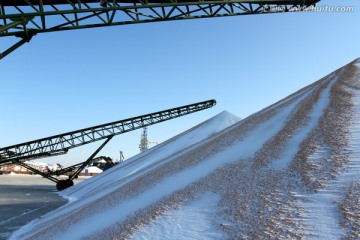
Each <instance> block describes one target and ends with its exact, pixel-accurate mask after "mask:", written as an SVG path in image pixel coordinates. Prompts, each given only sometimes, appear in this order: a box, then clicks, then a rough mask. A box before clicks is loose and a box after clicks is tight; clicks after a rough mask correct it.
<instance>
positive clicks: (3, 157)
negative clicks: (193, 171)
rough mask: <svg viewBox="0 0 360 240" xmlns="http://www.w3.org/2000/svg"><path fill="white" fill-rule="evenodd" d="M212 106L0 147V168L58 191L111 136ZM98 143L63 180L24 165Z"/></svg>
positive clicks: (175, 110) (183, 108)
mask: <svg viewBox="0 0 360 240" xmlns="http://www.w3.org/2000/svg"><path fill="white" fill-rule="evenodd" d="M215 104H216V101H215V100H208V101H204V102H199V103H194V104H190V105H185V106H181V107H176V108H171V109H167V110H164V111H160V112H154V113H150V114H146V115H141V116H137V117H134V118H129V119H125V120H120V121H115V122H111V123H106V124H102V125H98V126H94V127H89V128H84V129H80V130H76V131H72V132H67V133H63V134H59V135H55V136H51V137H46V138H42V139H38V140H33V141H29V142H25V143H21V144H16V145H12V146H8V147H4V148H0V165H3V164H18V165H20V166H23V167H25V168H27V169H29V170H31V171H33V172H34V173H36V174H40V175H42V176H43V177H45V178H48V179H49V180H51V181H53V182H56V183H57V185H56V186H57V188H58V190H63V189H65V188H67V187H70V186H72V185H73V181H72V180H73V179H74V178H76V177H77V176H78V174H79V173H80V172H81V171H82V170H83V169H84V168H85V167H86V166H87V165H88V164H89V163H90V162H92V161H94V157H95V156H96V155H97V154H98V153H99V152H100V150H101V149H102V148H103V147H104V146H105V145H106V144H107V143H108V142H109V141H110V140H111V139H112V138H113V137H114V136H116V135H119V134H123V133H126V132H130V131H133V130H136V129H140V128H144V127H147V126H150V125H154V124H157V123H160V122H164V121H167V120H171V119H174V118H178V117H182V116H185V115H188V114H191V113H195V112H198V111H202V110H205V109H208V108H211V107H213V106H215ZM100 140H105V141H104V142H103V143H102V145H101V146H100V147H99V148H98V149H97V150H96V151H95V152H94V153H93V154H92V155H91V156H90V157H89V158H88V159H87V160H86V161H84V162H83V163H81V164H77V165H76V166H75V165H74V166H72V167H70V168H69V169H71V170H74V173H73V174H71V175H70V176H69V179H67V180H59V179H57V178H56V177H53V176H52V175H54V174H53V173H49V172H46V173H45V172H41V171H39V170H37V169H35V168H33V167H31V166H30V165H27V164H26V163H25V161H27V160H30V159H37V158H44V157H51V156H56V155H59V154H66V153H67V152H68V151H69V150H70V149H72V148H76V147H80V146H83V145H85V144H89V143H93V142H96V141H100Z"/></svg>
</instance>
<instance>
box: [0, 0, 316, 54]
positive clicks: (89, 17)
mask: <svg viewBox="0 0 360 240" xmlns="http://www.w3.org/2000/svg"><path fill="white" fill-rule="evenodd" d="M319 1H320V0H191V1H189V0H0V37H7V36H15V37H18V38H20V39H21V40H20V41H19V42H17V43H16V44H14V45H13V46H10V47H9V48H8V49H6V50H5V51H4V52H2V51H3V50H0V59H1V58H3V57H5V56H6V55H8V54H9V53H11V52H12V51H14V50H15V49H16V48H18V47H20V46H21V45H23V44H24V43H26V42H29V41H30V40H31V39H32V37H33V36H35V35H37V34H39V33H46V32H56V31H66V30H76V29H83V28H95V27H105V26H117V25H125V24H135V23H149V22H162V21H174V20H185V19H196V18H213V17H225V16H240V15H249V14H267V13H282V12H294V11H303V10H307V8H308V7H309V6H312V5H315V4H316V3H317V2H319ZM64 42H66V41H64ZM74 44H75V43H74Z"/></svg>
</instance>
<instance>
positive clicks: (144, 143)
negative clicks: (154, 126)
mask: <svg viewBox="0 0 360 240" xmlns="http://www.w3.org/2000/svg"><path fill="white" fill-rule="evenodd" d="M139 148H140V152H143V151H146V150H147V149H149V140H148V138H147V127H144V128H143V133H142V134H141V138H140V145H139Z"/></svg>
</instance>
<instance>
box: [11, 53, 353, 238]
mask: <svg viewBox="0 0 360 240" xmlns="http://www.w3.org/2000/svg"><path fill="white" fill-rule="evenodd" d="M359 65H360V60H355V61H353V62H351V63H349V64H348V65H346V66H344V67H342V68H340V69H338V70H336V71H334V72H333V73H331V74H329V75H327V76H325V77H324V78H322V79H320V80H319V81H317V82H315V83H313V84H311V85H309V86H307V87H305V88H303V89H301V90H299V91H297V92H296V93H294V94H292V95H290V96H288V97H287V98H285V99H283V100H281V101H279V102H277V103H275V104H273V105H272V106H270V107H268V108H265V109H263V110H262V111H260V112H257V113H255V114H253V115H251V116H249V117H248V118H246V119H244V120H242V121H239V122H238V123H235V124H233V125H232V126H230V127H228V128H226V129H224V130H222V131H220V132H218V133H216V134H214V135H212V136H209V137H205V139H204V140H202V141H200V142H197V143H195V144H193V145H190V146H187V147H185V148H181V149H177V152H176V153H173V154H172V155H168V156H167V157H164V158H163V159H162V160H159V161H154V162H153V163H151V165H147V166H146V167H145V168H144V169H140V170H139V169H136V170H134V169H131V164H130V166H129V170H128V174H129V176H128V177H125V178H121V180H117V179H116V178H114V179H112V180H109V181H110V182H109V184H108V185H107V186H106V187H105V188H103V189H102V188H97V189H94V188H91V186H89V185H86V184H85V183H84V184H82V185H79V186H78V188H77V189H75V188H74V189H69V190H68V191H67V192H66V194H67V196H68V197H70V198H71V197H73V198H75V200H74V201H73V202H71V203H70V204H68V205H67V206H65V207H63V208H60V209H58V210H56V211H54V212H52V213H50V214H48V215H46V216H44V217H43V218H42V219H39V220H37V221H35V222H33V223H31V224H29V225H27V226H26V227H24V228H22V229H21V230H20V231H18V232H16V233H15V234H14V235H13V238H17V239H80V238H86V239H156V238H157V239H166V238H169V237H168V236H172V238H173V239H184V238H195V239H196V238H201V239H220V238H223V239H242V238H245V239H247V238H256V239H263V238H280V239H285V238H286V239H288V238H310V239H311V238H325V239H331V238H335V239H338V238H342V237H344V238H358V237H359V234H360V226H359V219H360V216H359V214H360V212H359V204H358V199H359V197H360V179H359V171H358V170H359V167H360V160H359V159H360V153H359V149H360V146H359V143H360V119H359V116H360V66H359ZM154 151H155V152H154V154H162V152H163V150H161V148H160V147H159V148H157V149H154ZM146 158H147V157H146V154H144V155H143V156H139V157H138V158H137V159H135V160H134V164H136V162H137V161H141V162H142V161H144V162H145V160H142V159H146ZM120 170H121V168H118V169H113V170H111V171H112V172H109V173H106V174H109V175H107V176H110V174H111V175H113V176H115V175H116V173H117V172H118V171H120ZM133 170H134V171H135V173H136V175H134V176H132V175H131V171H133ZM123 171H124V173H125V171H126V169H123ZM94 179H95V178H94ZM92 184H96V182H93V183H92ZM77 191H83V193H81V194H77ZM85 192H88V194H85ZM89 199H90V200H89Z"/></svg>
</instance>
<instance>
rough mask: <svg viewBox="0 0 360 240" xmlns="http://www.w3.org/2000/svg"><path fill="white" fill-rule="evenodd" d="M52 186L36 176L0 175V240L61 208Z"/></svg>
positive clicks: (63, 201)
mask: <svg viewBox="0 0 360 240" xmlns="http://www.w3.org/2000/svg"><path fill="white" fill-rule="evenodd" d="M57 192H58V191H57V190H56V188H55V185H54V183H52V182H50V181H48V180H46V179H43V178H41V177H38V176H11V175H5V176H4V175H1V176H0V240H4V239H8V238H9V237H10V235H11V233H12V232H13V231H15V230H17V229H19V228H20V227H22V226H23V225H25V224H26V223H28V222H31V221H32V220H34V219H37V218H39V217H41V216H43V215H44V214H46V213H48V212H50V211H52V210H54V209H56V208H58V207H60V206H62V205H64V204H66V203H67V200H66V199H64V198H62V197H60V196H59V195H58V194H56V193H57Z"/></svg>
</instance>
